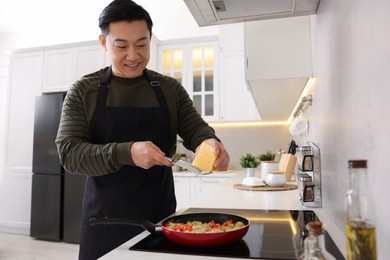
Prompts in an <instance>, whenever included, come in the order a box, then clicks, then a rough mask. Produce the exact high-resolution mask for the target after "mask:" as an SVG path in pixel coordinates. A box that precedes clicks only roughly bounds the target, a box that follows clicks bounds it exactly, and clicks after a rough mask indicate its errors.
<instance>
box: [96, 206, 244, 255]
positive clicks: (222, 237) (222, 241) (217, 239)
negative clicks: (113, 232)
mask: <svg viewBox="0 0 390 260" xmlns="http://www.w3.org/2000/svg"><path fill="white" fill-rule="evenodd" d="M225 220H233V222H237V221H241V222H243V223H244V226H243V227H242V228H240V229H236V230H231V231H226V232H221V233H191V232H181V231H174V230H170V229H168V228H166V227H165V224H167V223H168V222H173V223H187V221H200V222H203V223H208V222H210V221H214V222H215V223H220V224H222V223H223V222H224V221H225ZM89 224H90V225H133V226H134V225H135V226H141V227H143V228H144V229H146V230H148V231H149V232H150V233H159V232H162V233H163V234H164V236H165V237H166V238H168V239H169V240H170V241H172V242H174V243H177V244H180V245H185V246H194V247H214V246H222V245H226V244H230V243H233V242H235V241H238V240H240V239H241V238H242V237H244V236H245V234H246V232H247V231H248V229H249V225H250V223H249V220H247V219H246V218H243V217H240V216H236V215H231V214H220V213H194V214H183V215H177V216H173V217H168V218H166V219H164V220H163V221H162V224H161V226H160V225H155V224H153V223H152V222H150V221H148V220H134V219H123V218H91V219H90V220H89Z"/></svg>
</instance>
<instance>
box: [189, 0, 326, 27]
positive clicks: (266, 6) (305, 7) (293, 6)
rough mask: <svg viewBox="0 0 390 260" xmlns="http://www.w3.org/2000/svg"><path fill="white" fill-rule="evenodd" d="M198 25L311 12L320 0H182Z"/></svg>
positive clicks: (315, 10)
mask: <svg viewBox="0 0 390 260" xmlns="http://www.w3.org/2000/svg"><path fill="white" fill-rule="evenodd" d="M184 2H185V3H186V5H187V7H188V9H189V10H190V12H191V14H192V16H193V17H194V18H195V20H196V22H197V23H198V25H199V26H208V25H218V24H227V23H237V22H249V21H255V20H264V19H273V18H282V17H291V16H300V15H310V14H315V13H316V12H317V9H318V5H319V3H320V0H184Z"/></svg>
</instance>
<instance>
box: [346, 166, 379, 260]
mask: <svg viewBox="0 0 390 260" xmlns="http://www.w3.org/2000/svg"><path fill="white" fill-rule="evenodd" d="M348 164H349V189H348V192H347V195H346V236H347V259H348V260H368V259H370V260H375V259H376V258H377V257H376V239H375V225H374V208H373V203H372V202H371V203H370V201H369V200H370V197H369V191H370V187H369V181H368V174H367V160H349V161H348Z"/></svg>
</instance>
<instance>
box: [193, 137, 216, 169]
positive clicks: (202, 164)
mask: <svg viewBox="0 0 390 260" xmlns="http://www.w3.org/2000/svg"><path fill="white" fill-rule="evenodd" d="M216 159H217V155H216V154H215V153H214V151H213V147H212V146H211V145H209V144H207V143H205V142H203V143H202V144H201V145H200V147H199V150H198V152H197V153H196V156H195V159H194V161H193V162H192V166H194V167H196V168H198V169H199V170H201V171H204V172H211V171H212V170H213V166H214V162H215V160H216Z"/></svg>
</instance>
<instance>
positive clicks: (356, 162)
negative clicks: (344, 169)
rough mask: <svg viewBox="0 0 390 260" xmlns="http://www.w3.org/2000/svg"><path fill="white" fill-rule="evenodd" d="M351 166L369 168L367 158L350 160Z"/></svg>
mask: <svg viewBox="0 0 390 260" xmlns="http://www.w3.org/2000/svg"><path fill="white" fill-rule="evenodd" d="M348 165H349V168H367V160H349V161H348Z"/></svg>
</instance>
